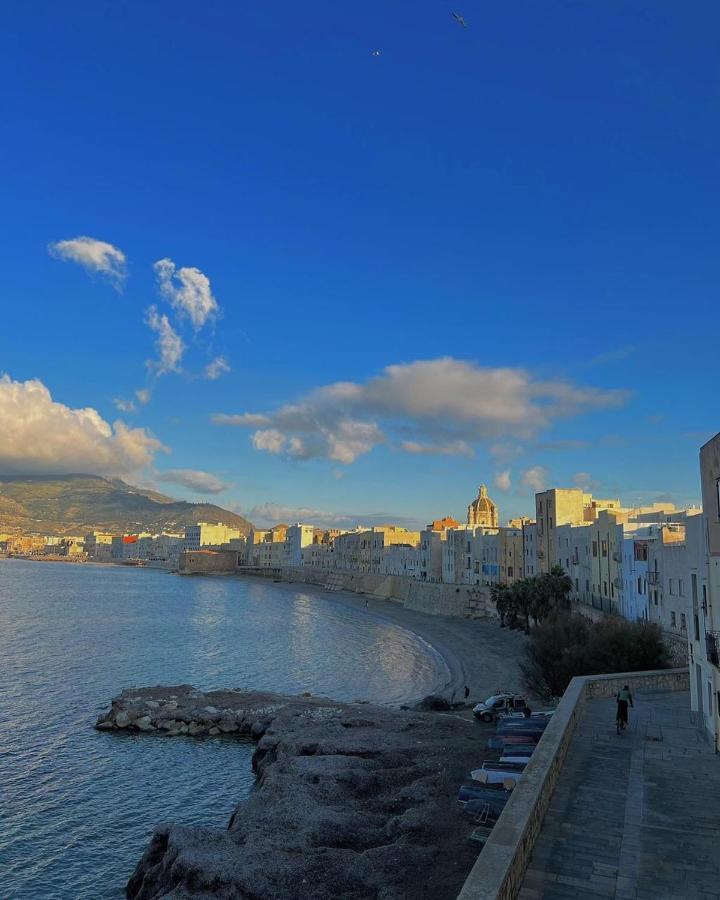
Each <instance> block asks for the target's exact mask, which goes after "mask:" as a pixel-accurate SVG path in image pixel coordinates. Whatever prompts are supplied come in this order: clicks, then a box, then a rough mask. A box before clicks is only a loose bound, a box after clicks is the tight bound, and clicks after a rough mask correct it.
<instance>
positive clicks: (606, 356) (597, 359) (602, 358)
mask: <svg viewBox="0 0 720 900" xmlns="http://www.w3.org/2000/svg"><path fill="white" fill-rule="evenodd" d="M636 349H637V348H636V347H634V346H633V345H632V344H628V345H626V346H623V347H614V348H611V349H609V350H606V351H605V352H604V353H598V354H597V356H593V357H592V359H591V360H590V364H591V365H596V366H604V365H607V364H608V363H614V362H620V361H621V360H623V359H627V358H628V357H629V356H632V355H633V353H635V350H636Z"/></svg>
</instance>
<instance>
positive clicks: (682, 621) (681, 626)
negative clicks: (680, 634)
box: [680, 613, 687, 631]
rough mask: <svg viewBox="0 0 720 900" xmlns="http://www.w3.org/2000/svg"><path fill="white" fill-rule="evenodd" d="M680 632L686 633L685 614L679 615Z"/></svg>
mask: <svg viewBox="0 0 720 900" xmlns="http://www.w3.org/2000/svg"><path fill="white" fill-rule="evenodd" d="M680 630H681V631H687V619H686V618H685V613H680Z"/></svg>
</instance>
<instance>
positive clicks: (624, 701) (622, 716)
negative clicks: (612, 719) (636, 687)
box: [616, 685, 635, 728]
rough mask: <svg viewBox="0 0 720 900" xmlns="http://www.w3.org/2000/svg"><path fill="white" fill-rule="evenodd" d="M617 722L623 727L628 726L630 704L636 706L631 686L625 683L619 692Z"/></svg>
mask: <svg viewBox="0 0 720 900" xmlns="http://www.w3.org/2000/svg"><path fill="white" fill-rule="evenodd" d="M616 699H617V717H616V718H617V723H618V725H619V726H620V727H621V728H626V727H627V723H628V704H630V706H635V704H634V703H633V696H632V694H631V693H630V688H629V687H628V686H627V685H625V686H624V687H623V688H622V690H619V691H618V692H617V698H616Z"/></svg>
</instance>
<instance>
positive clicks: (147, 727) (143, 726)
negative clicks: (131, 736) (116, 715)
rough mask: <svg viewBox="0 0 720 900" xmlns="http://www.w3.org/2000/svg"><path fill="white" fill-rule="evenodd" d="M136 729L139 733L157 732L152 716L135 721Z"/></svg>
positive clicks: (141, 717)
mask: <svg viewBox="0 0 720 900" xmlns="http://www.w3.org/2000/svg"><path fill="white" fill-rule="evenodd" d="M116 721H117V720H116ZM135 727H136V728H137V729H138V731H155V726H154V725H153V723H152V721H151V719H150V716H140V718H139V719H135Z"/></svg>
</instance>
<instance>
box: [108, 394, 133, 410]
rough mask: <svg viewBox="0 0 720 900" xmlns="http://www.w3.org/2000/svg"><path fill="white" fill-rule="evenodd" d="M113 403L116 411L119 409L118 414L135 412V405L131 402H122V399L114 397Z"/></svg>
mask: <svg viewBox="0 0 720 900" xmlns="http://www.w3.org/2000/svg"><path fill="white" fill-rule="evenodd" d="M113 403H114V404H115V407H116V409H119V410H120V412H124V413H134V412H135V409H136V407H135V404H134V403H133V402H132V400H123V399H122V397H116V398H115V399H114V400H113Z"/></svg>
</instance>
